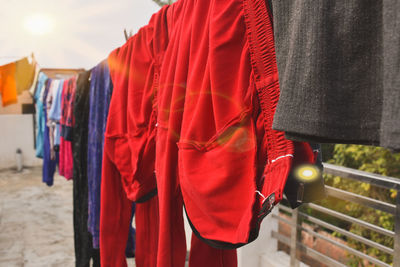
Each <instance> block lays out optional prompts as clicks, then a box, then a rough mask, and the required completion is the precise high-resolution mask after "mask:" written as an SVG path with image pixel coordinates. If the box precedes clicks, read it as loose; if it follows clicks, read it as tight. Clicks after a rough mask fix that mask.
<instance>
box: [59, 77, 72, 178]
mask: <svg viewBox="0 0 400 267" xmlns="http://www.w3.org/2000/svg"><path fill="white" fill-rule="evenodd" d="M75 89H76V77H72V78H70V79H68V80H65V81H64V85H63V91H62V94H61V119H60V126H61V127H60V128H61V138H60V157H59V173H60V175H62V176H64V177H65V178H66V179H67V180H70V179H72V178H73V155H72V127H73V126H74V124H75V118H74V116H73V109H74V103H73V102H74V98H75Z"/></svg>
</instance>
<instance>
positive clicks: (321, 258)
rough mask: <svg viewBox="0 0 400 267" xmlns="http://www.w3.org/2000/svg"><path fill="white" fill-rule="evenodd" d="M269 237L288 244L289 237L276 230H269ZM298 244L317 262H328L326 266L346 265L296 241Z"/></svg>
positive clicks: (340, 266)
mask: <svg viewBox="0 0 400 267" xmlns="http://www.w3.org/2000/svg"><path fill="white" fill-rule="evenodd" d="M271 237H272V238H275V239H277V240H278V241H280V242H282V243H284V244H285V245H287V246H289V243H290V239H289V238H288V237H286V236H284V235H282V234H279V233H278V232H275V231H272V232H271ZM298 246H299V248H300V250H301V251H303V252H305V253H306V254H307V255H308V256H310V257H311V258H313V259H315V260H318V261H319V262H324V263H328V266H334V267H346V265H344V264H342V263H340V262H338V261H336V260H334V259H332V258H330V257H328V256H325V255H323V254H321V253H320V252H318V251H316V250H314V249H312V248H310V247H307V246H305V245H303V244H302V243H301V242H298Z"/></svg>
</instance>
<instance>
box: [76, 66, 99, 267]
mask: <svg viewBox="0 0 400 267" xmlns="http://www.w3.org/2000/svg"><path fill="white" fill-rule="evenodd" d="M89 77H90V71H85V72H82V73H80V74H79V76H78V78H77V82H76V90H75V96H74V101H73V106H74V107H73V117H74V118H75V124H73V125H72V127H73V131H72V135H73V138H72V146H73V176H74V178H73V206H74V208H73V213H74V244H75V265H76V266H77V267H86V266H90V265H89V264H90V260H91V259H92V262H93V267H99V266H100V251H99V249H94V248H93V237H92V234H91V233H90V232H89V230H88V176H87V162H88V161H87V152H88V127H89V126H88V125H89V91H90V82H89Z"/></svg>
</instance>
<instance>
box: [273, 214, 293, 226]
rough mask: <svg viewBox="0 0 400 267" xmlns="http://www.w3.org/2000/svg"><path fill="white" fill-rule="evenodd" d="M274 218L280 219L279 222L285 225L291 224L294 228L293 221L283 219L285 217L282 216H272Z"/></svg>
mask: <svg viewBox="0 0 400 267" xmlns="http://www.w3.org/2000/svg"><path fill="white" fill-rule="evenodd" d="M272 218H274V219H278V220H279V221H282V222H284V223H286V224H289V225H290V226H292V222H291V221H289V220H288V219H285V218H283V217H281V216H279V215H276V214H272Z"/></svg>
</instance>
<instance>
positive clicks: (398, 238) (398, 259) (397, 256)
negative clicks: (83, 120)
mask: <svg viewBox="0 0 400 267" xmlns="http://www.w3.org/2000/svg"><path fill="white" fill-rule="evenodd" d="M394 216H395V218H394V232H395V233H396V234H395V236H394V255H393V266H394V267H400V191H399V190H398V191H397V196H396V213H395V214H394Z"/></svg>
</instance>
